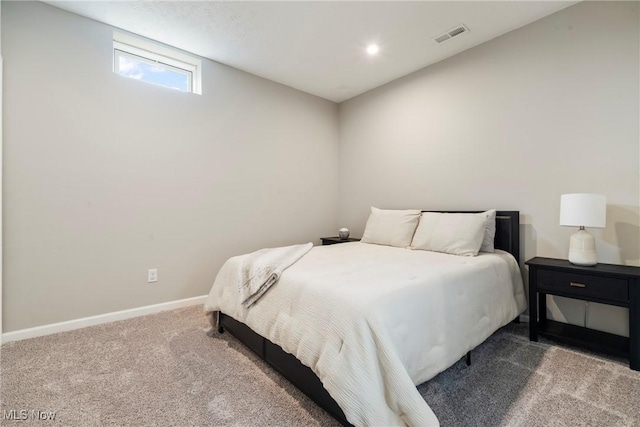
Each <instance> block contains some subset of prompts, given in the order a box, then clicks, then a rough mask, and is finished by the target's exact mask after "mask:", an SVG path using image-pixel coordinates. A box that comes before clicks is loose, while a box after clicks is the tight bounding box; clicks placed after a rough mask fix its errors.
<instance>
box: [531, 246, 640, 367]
mask: <svg viewBox="0 0 640 427" xmlns="http://www.w3.org/2000/svg"><path fill="white" fill-rule="evenodd" d="M525 264H526V265H528V266H529V339H530V340H531V341H538V334H540V335H545V336H548V337H550V338H554V339H558V340H561V341H565V342H567V343H569V344H574V345H575V344H578V345H582V346H585V347H587V348H590V349H592V350H596V351H602V352H606V353H613V354H617V355H622V356H628V357H629V366H630V368H631V369H633V370H635V371H640V267H631V266H626V265H613V264H597V265H595V266H593V267H582V266H579V265H574V264H571V263H570V262H569V261H567V260H563V259H554V258H540V257H536V258H532V259H530V260H529V261H527V262H526V263H525ZM547 294H550V295H559V296H563V297H567V298H574V299H579V300H583V301H593V302H598V303H601V304H609V305H616V306H619V307H627V308H628V309H629V338H627V337H623V336H619V335H614V334H609V333H606V332H601V331H596V330H593V329H588V328H585V327H581V326H575V325H569V324H565V323H561V322H556V321H553V320H547V299H546V296H547ZM536 317H537V321H536Z"/></svg>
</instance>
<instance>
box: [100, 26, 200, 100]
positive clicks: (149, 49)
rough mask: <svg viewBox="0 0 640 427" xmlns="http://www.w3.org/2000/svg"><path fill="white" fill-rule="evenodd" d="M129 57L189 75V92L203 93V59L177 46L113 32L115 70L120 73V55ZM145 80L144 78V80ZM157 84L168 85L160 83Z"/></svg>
mask: <svg viewBox="0 0 640 427" xmlns="http://www.w3.org/2000/svg"><path fill="white" fill-rule="evenodd" d="M121 56H124V57H128V58H131V59H133V60H135V61H138V62H143V63H146V64H149V65H153V66H157V67H160V68H165V69H167V70H169V71H173V72H178V73H180V74H184V75H186V76H187V77H188V79H189V82H188V86H189V88H188V90H186V91H181V92H187V93H195V94H198V95H201V94H202V73H201V68H202V61H201V60H200V59H198V58H195V57H193V56H191V55H187V54H185V53H183V52H181V51H179V50H177V49H175V48H171V47H169V46H164V45H161V44H159V43H155V42H152V41H150V40H144V39H141V38H138V37H134V36H131V35H129V34H124V33H120V32H115V31H114V33H113V72H114V73H116V74H118V75H121V74H120V60H119V59H120V57H121ZM142 81H144V80H142ZM144 82H145V83H150V84H155V85H156V86H161V87H168V86H164V85H161V84H158V83H152V82H146V81H144Z"/></svg>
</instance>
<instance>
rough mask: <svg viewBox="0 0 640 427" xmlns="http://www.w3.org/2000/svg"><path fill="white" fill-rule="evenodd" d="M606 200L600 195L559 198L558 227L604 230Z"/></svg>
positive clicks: (586, 194)
mask: <svg viewBox="0 0 640 427" xmlns="http://www.w3.org/2000/svg"><path fill="white" fill-rule="evenodd" d="M606 222H607V198H606V197H605V196H603V195H601V194H591V193H574V194H563V195H562V196H561V197H560V225H566V226H571V227H596V228H604V227H605V225H606Z"/></svg>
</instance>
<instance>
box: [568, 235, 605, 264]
mask: <svg viewBox="0 0 640 427" xmlns="http://www.w3.org/2000/svg"><path fill="white" fill-rule="evenodd" d="M569 262H570V263H571V264H576V265H584V266H592V265H596V264H597V263H598V259H597V257H596V239H594V238H593V236H592V235H591V234H589V233H587V232H586V230H585V229H584V227H581V228H580V230H578V232H576V233H574V234H572V235H571V240H570V241H569Z"/></svg>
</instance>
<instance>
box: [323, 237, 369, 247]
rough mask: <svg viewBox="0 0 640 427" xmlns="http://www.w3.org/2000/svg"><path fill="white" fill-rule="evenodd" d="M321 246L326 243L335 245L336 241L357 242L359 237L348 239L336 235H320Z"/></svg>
mask: <svg viewBox="0 0 640 427" xmlns="http://www.w3.org/2000/svg"><path fill="white" fill-rule="evenodd" d="M320 240H322V246H327V245H337V244H338V243H347V242H359V241H360V239H354V238H353V237H349V238H348V239H341V238H339V237H338V236H335V237H321V238H320Z"/></svg>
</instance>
